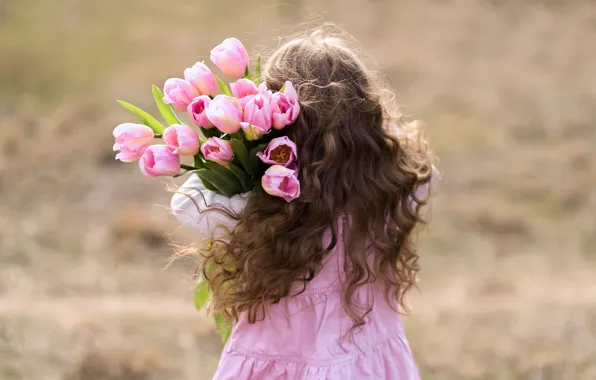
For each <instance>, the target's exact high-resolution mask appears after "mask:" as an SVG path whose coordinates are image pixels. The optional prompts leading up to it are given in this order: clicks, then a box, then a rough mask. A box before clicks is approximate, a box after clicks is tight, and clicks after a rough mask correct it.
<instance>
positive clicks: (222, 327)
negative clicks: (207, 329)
mask: <svg viewBox="0 0 596 380" xmlns="http://www.w3.org/2000/svg"><path fill="white" fill-rule="evenodd" d="M215 326H216V327H217V331H219V335H220V336H221V342H222V343H223V344H226V342H227V341H228V338H229V337H230V334H231V333H232V325H231V324H230V323H229V322H228V320H227V319H226V317H225V315H223V314H221V313H217V314H215Z"/></svg>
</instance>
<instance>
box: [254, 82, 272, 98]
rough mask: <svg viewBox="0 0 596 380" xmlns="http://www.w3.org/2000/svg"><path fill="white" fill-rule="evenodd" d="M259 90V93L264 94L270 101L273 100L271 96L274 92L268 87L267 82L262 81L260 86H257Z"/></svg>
mask: <svg viewBox="0 0 596 380" xmlns="http://www.w3.org/2000/svg"><path fill="white" fill-rule="evenodd" d="M257 90H259V94H261V95H263V97H264V98H265V99H267V101H268V102H271V96H272V95H273V92H272V91H271V90H270V89H268V88H267V83H265V82H261V84H260V85H259V87H257Z"/></svg>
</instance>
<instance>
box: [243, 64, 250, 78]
mask: <svg viewBox="0 0 596 380" xmlns="http://www.w3.org/2000/svg"><path fill="white" fill-rule="evenodd" d="M244 78H245V79H250V69H249V68H248V65H246V70H244Z"/></svg>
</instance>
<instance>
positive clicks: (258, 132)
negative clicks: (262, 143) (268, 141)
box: [240, 122, 271, 141]
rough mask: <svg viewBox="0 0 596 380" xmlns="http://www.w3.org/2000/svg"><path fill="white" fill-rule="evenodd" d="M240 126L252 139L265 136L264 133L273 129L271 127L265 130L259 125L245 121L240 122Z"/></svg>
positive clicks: (248, 137) (247, 136) (249, 138)
mask: <svg viewBox="0 0 596 380" xmlns="http://www.w3.org/2000/svg"><path fill="white" fill-rule="evenodd" d="M240 128H242V130H243V131H244V135H245V136H246V138H247V139H248V140H250V141H254V140H258V139H260V138H261V137H263V135H265V134H267V133H268V132H269V131H270V130H271V128H269V129H268V130H264V129H263V128H261V127H259V126H258V125H252V124H251V123H245V122H241V123H240Z"/></svg>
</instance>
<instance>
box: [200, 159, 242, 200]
mask: <svg viewBox="0 0 596 380" xmlns="http://www.w3.org/2000/svg"><path fill="white" fill-rule="evenodd" d="M216 165H217V164H216ZM197 174H198V176H199V177H200V178H201V180H203V181H205V180H206V181H207V182H208V183H210V184H211V185H213V187H214V188H215V189H216V191H217V192H219V193H220V194H223V195H225V196H226V197H228V198H231V197H233V196H234V195H236V194H238V193H240V191H241V189H240V184H238V185H230V180H229V178H227V177H226V176H223V175H221V174H220V173H218V172H215V171H212V170H208V169H199V170H197ZM234 180H236V177H234ZM236 182H237V181H236ZM203 184H204V185H205V187H207V185H206V184H205V182H203ZM207 188H208V187H207Z"/></svg>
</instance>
